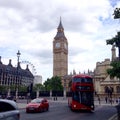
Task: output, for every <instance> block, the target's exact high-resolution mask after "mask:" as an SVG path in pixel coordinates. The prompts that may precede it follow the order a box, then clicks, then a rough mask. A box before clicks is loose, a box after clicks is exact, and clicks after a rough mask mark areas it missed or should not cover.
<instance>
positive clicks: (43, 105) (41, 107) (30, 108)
mask: <svg viewBox="0 0 120 120" xmlns="http://www.w3.org/2000/svg"><path fill="white" fill-rule="evenodd" d="M48 110H49V102H48V100H47V99H45V98H36V99H33V100H32V101H31V102H30V103H28V104H27V106H26V113H29V112H43V111H48Z"/></svg>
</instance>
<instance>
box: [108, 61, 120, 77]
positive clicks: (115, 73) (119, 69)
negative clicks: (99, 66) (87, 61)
mask: <svg viewBox="0 0 120 120" xmlns="http://www.w3.org/2000/svg"><path fill="white" fill-rule="evenodd" d="M110 65H111V66H112V68H109V69H107V73H108V74H109V75H110V78H114V77H117V78H120V61H113V62H111V64H110Z"/></svg>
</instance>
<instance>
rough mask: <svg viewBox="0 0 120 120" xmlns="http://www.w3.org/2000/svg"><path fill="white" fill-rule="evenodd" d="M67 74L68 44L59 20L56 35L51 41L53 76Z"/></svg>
mask: <svg viewBox="0 0 120 120" xmlns="http://www.w3.org/2000/svg"><path fill="white" fill-rule="evenodd" d="M67 74H68V42H67V39H66V37H65V34H64V28H63V25H62V21H61V18H60V23H59V25H58V28H57V34H56V36H55V37H54V40H53V76H59V77H63V76H64V75H67Z"/></svg>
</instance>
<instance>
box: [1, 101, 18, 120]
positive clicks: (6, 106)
mask: <svg viewBox="0 0 120 120" xmlns="http://www.w3.org/2000/svg"><path fill="white" fill-rule="evenodd" d="M0 120H20V112H19V110H18V106H17V104H16V102H15V101H13V100H7V99H0Z"/></svg>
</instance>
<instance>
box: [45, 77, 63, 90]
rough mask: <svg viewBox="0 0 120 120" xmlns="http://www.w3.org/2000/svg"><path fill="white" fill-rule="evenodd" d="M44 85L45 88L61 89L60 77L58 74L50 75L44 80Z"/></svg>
mask: <svg viewBox="0 0 120 120" xmlns="http://www.w3.org/2000/svg"><path fill="white" fill-rule="evenodd" d="M44 86H45V89H46V90H55V91H59V90H63V86H62V82H61V78H60V77H58V76H55V77H52V78H51V79H47V81H45V82H44Z"/></svg>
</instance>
